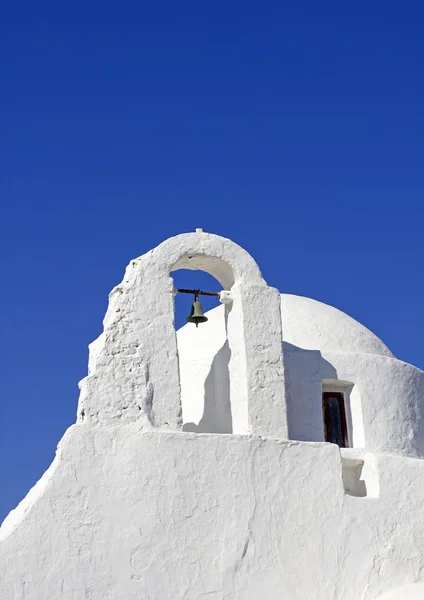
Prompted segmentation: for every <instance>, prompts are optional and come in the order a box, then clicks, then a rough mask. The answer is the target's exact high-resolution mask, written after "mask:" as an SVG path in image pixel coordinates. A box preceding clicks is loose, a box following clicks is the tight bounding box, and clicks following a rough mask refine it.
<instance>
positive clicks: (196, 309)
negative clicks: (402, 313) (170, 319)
mask: <svg viewBox="0 0 424 600" xmlns="http://www.w3.org/2000/svg"><path fill="white" fill-rule="evenodd" d="M207 320H208V317H205V315H204V314H203V308H202V305H201V304H200V302H199V299H198V297H197V296H195V297H194V302H193V304H192V307H191V313H190V315H189V316H188V317H187V319H186V321H187V323H194V324H195V325H196V327H198V326H199V323H206V321H207Z"/></svg>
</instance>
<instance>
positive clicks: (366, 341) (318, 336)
mask: <svg viewBox="0 0 424 600" xmlns="http://www.w3.org/2000/svg"><path fill="white" fill-rule="evenodd" d="M207 316H208V319H209V320H208V322H207V323H204V324H202V325H201V326H200V327H199V328H198V329H195V328H193V325H191V324H187V325H185V326H184V327H182V328H181V329H179V330H178V344H179V349H180V358H181V359H182V360H183V361H188V362H191V361H192V360H196V361H198V360H201V359H202V358H203V359H206V358H209V357H210V356H211V355H212V356H213V355H214V354H215V352H217V351H218V350H219V349H220V348H221V346H222V344H223V343H224V341H225V338H226V335H225V323H224V307H223V306H218V307H216V308H214V309H213V310H210V311H208V312H207ZM281 316H282V325H283V340H284V342H286V343H288V344H292V345H293V346H297V347H299V348H303V349H305V350H320V351H323V352H325V351H327V352H350V353H359V354H377V355H380V356H388V357H393V354H392V353H391V352H390V350H389V349H388V348H387V346H386V345H385V344H383V342H382V341H381V340H380V339H378V337H377V336H376V335H374V334H373V333H372V332H371V331H369V329H367V328H366V327H364V326H363V325H361V324H360V323H358V322H357V321H355V320H354V319H352V318H351V317H349V316H348V315H346V314H345V313H343V312H342V311H340V310H338V309H337V308H334V307H332V306H329V305H328V304H323V303H322V302H318V301H317V300H312V299H311V298H304V297H302V296H294V295H292V294H281ZM193 339H196V345H195V356H193ZM199 342H200V343H199Z"/></svg>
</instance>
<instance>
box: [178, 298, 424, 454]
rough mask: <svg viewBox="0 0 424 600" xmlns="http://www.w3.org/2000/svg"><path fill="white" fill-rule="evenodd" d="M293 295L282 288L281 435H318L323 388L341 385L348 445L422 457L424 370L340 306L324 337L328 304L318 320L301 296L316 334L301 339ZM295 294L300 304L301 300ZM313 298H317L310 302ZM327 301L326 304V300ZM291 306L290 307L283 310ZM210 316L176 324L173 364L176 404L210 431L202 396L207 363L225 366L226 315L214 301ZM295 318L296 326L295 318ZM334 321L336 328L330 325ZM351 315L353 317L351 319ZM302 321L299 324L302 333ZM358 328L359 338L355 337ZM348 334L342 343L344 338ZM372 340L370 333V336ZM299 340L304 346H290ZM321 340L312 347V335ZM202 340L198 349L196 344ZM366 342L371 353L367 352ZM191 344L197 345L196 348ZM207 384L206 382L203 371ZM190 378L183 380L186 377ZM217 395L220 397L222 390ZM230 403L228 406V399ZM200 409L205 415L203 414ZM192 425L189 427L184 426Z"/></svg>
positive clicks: (186, 418) (309, 438)
mask: <svg viewBox="0 0 424 600" xmlns="http://www.w3.org/2000/svg"><path fill="white" fill-rule="evenodd" d="M293 299H294V297H293V296H292V297H290V300H289V302H287V299H286V297H285V295H282V300H281V301H282V309H283V308H284V306H285V307H286V312H283V310H282V320H283V340H285V341H284V342H283V354H284V363H285V401H286V406H287V425H288V438H289V439H292V440H300V441H317V442H319V441H324V428H323V419H322V391H323V388H324V389H343V390H344V392H345V397H346V399H347V408H348V410H347V419H348V425H349V438H350V442H351V445H352V446H354V447H356V448H366V449H367V450H369V451H372V452H393V453H397V454H403V455H407V456H411V457H424V419H423V415H424V373H423V372H422V371H421V370H420V369H417V368H416V367H413V366H412V365H409V364H407V363H404V362H402V361H399V360H397V359H395V358H394V357H393V355H392V354H391V353H390V351H389V350H387V349H386V347H385V346H384V344H382V343H381V342H379V340H378V339H377V338H376V337H375V336H374V335H373V334H372V333H371V332H369V331H368V330H367V329H365V328H363V327H362V326H361V325H360V324H356V322H355V321H353V319H350V318H349V317H347V322H346V323H345V322H343V319H342V316H341V315H343V313H340V311H336V309H332V310H333V311H335V313H336V314H337V318H336V323H335V325H334V327H332V328H329V331H330V339H329V340H328V339H325V338H324V332H325V330H326V329H325V326H326V318H327V310H325V311H324V318H323V322H324V325H320V324H319V323H320V319H321V317H320V311H321V307H322V306H324V305H321V303H316V302H315V301H313V300H308V299H304V300H308V304H311V303H312V305H313V306H314V310H313V311H312V314H311V319H312V321H311V328H312V329H314V328H315V329H316V330H319V331H320V332H321V333H320V336H321V337H320V338H319V339H318V338H317V337H315V338H314V337H313V336H312V341H311V340H309V343H306V330H307V326H306V323H305V321H304V319H305V318H306V317H305V315H304V310H303V308H302V310H301V311H300V314H298V313H297V304H296V306H294V301H293ZM303 304H304V303H303V302H301V307H302V306H303ZM315 304H318V305H319V307H318V308H317V307H316V306H315ZM328 308H331V307H328ZM289 309H290V311H291V312H288V311H289ZM207 315H208V317H209V319H210V321H209V322H208V323H206V324H205V326H204V328H203V330H202V331H200V328H199V332H193V331H192V330H190V329H189V328H188V327H183V328H182V329H181V330H180V331H179V332H178V344H179V351H180V370H181V374H182V382H183V386H182V404H183V415H184V422H185V423H186V422H192V423H194V424H195V425H197V424H198V422H199V421H198V419H199V416H200V415H202V416H200V418H203V421H202V431H210V432H214V431H217V430H216V429H214V428H213V427H214V423H213V422H212V421H210V422H208V421H209V419H208V414H209V410H208V404H209V402H210V401H211V400H212V402H216V399H215V398H214V399H212V398H211V395H210V394H209V391H208V390H209V385H210V383H209V380H210V379H211V378H213V377H214V375H213V373H212V372H211V370H210V367H209V370H208V364H209V366H210V365H212V363H213V365H214V367H213V371H214V372H219V371H225V368H226V367H225V360H226V358H225V355H221V354H220V348H221V347H222V345H223V344H224V343H225V339H226V333H225V319H224V314H223V310H222V309H221V308H217V309H214V310H212V311H210V312H208V313H207ZM298 323H299V328H297V326H296V325H297V324H298ZM337 323H338V324H339V326H340V330H339V331H338V332H337V331H336V325H337ZM352 323H353V325H352ZM302 327H303V330H304V332H303V333H302ZM356 333H358V336H359V341H358V339H357V338H356V337H355V336H356ZM350 339H353V341H352V343H351V347H352V348H353V350H355V351H354V352H352V351H349V347H350V346H349V345H348V341H349V340H350ZM376 340H377V341H376ZM293 341H297V342H299V343H300V342H302V343H304V344H305V346H308V345H309V346H312V348H311V349H308V348H301V347H298V346H296V345H295V344H294V343H293ZM318 342H319V343H320V345H321V347H320V348H313V347H314V346H316V344H317V343H318ZM193 344H194V346H195V347H196V348H199V352H200V353H201V354H200V357H199V361H201V363H202V373H203V374H202V375H200V373H199V371H196V369H197V367H195V365H196V364H197V359H196V356H195V355H194V352H193ZM200 348H201V350H200ZM370 350H373V351H375V352H378V354H373V353H371V352H370ZM196 352H197V351H196ZM206 373H207V375H206V378H209V380H208V386H207V385H205V381H206V379H205V378H204V374H206ZM188 381H190V385H189V387H188V388H186V387H185V382H188ZM221 394H222V396H221V398H224V397H227V398H228V394H227V396H226V395H225V391H224V392H223V391H221ZM230 410H231V406H230ZM203 415H204V416H203ZM191 430H192V431H196V429H195V428H194V427H193V426H191Z"/></svg>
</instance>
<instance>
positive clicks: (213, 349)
mask: <svg viewBox="0 0 424 600" xmlns="http://www.w3.org/2000/svg"><path fill="white" fill-rule="evenodd" d="M208 266H209V267H210V264H209V265H208ZM172 278H173V281H174V287H175V288H176V289H196V290H203V291H208V292H221V291H222V289H223V287H222V285H221V283H220V282H219V281H218V280H217V279H215V277H213V276H212V275H210V274H209V273H206V272H204V271H202V270H196V271H195V272H194V271H193V270H188V269H179V270H177V271H173V272H172ZM193 300H194V297H193V296H192V295H191V294H186V293H177V294H176V295H175V329H176V334H177V347H178V358H179V373H180V386H181V406H182V419H183V431H191V432H196V433H232V431H233V428H232V412H231V402H230V375H229V362H230V356H231V351H230V345H229V341H228V336H227V323H226V309H225V306H224V305H223V304H221V302H220V301H219V298H218V297H216V296H207V295H200V296H199V300H200V302H201V304H202V307H203V312H204V313H205V314H206V316H207V317H208V321H207V322H206V323H201V324H199V326H198V327H196V326H195V325H194V324H192V323H187V321H186V319H187V316H188V315H189V314H190V309H191V306H192V303H193ZM211 311H212V312H211Z"/></svg>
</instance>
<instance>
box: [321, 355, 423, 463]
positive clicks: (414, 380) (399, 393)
mask: <svg viewBox="0 0 424 600" xmlns="http://www.w3.org/2000/svg"><path fill="white" fill-rule="evenodd" d="M322 360H323V363H322V367H321V374H322V375H324V376H323V377H322V378H323V379H325V378H326V375H325V374H326V371H327V370H328V371H331V372H332V373H334V372H335V373H336V378H337V380H342V381H343V380H345V381H350V382H352V383H353V384H354V385H355V386H357V387H358V390H359V394H360V398H361V409H362V416H363V427H364V436H365V448H366V450H367V451H371V452H376V453H378V452H384V453H394V454H401V455H404V456H409V457H412V458H422V457H424V372H423V371H421V370H420V369H418V368H417V367H414V366H412V365H410V364H408V363H405V362H402V361H400V360H397V359H395V358H389V357H385V356H377V355H369V354H368V355H366V354H341V353H340V354H336V353H327V352H323V353H322ZM332 379H334V376H333V377H332Z"/></svg>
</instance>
